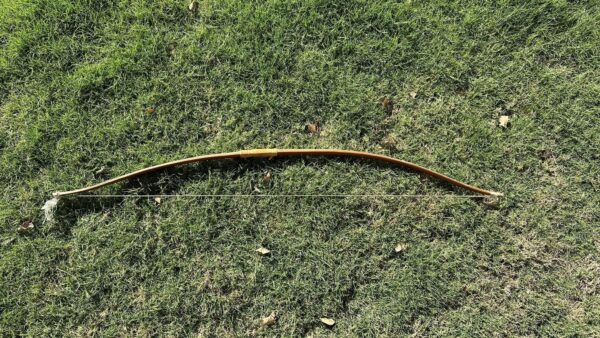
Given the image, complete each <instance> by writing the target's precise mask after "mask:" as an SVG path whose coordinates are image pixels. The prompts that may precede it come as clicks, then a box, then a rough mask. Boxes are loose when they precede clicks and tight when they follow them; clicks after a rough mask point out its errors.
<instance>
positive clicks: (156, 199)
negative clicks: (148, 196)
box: [154, 197, 162, 204]
mask: <svg viewBox="0 0 600 338" xmlns="http://www.w3.org/2000/svg"><path fill="white" fill-rule="evenodd" d="M154 202H156V204H160V202H162V199H160V197H155V198H154Z"/></svg>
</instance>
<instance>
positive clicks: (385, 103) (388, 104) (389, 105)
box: [381, 97, 394, 113]
mask: <svg viewBox="0 0 600 338" xmlns="http://www.w3.org/2000/svg"><path fill="white" fill-rule="evenodd" d="M381 108H383V111H385V112H386V113H391V112H392V111H394V101H392V100H391V99H389V98H387V97H384V98H383V100H382V101H381Z"/></svg>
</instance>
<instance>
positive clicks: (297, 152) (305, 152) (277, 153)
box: [53, 149, 502, 198]
mask: <svg viewBox="0 0 600 338" xmlns="http://www.w3.org/2000/svg"><path fill="white" fill-rule="evenodd" d="M286 156H287V157H291V156H349V157H356V158H366V159H371V160H376V161H381V162H387V163H391V164H394V165H397V166H399V167H402V168H406V169H410V170H414V171H416V172H420V173H422V174H425V175H428V176H432V177H435V178H438V179H440V180H442V181H445V182H447V183H450V184H452V185H454V186H457V187H461V188H464V189H466V190H469V191H472V192H475V193H478V194H482V195H489V196H502V194H501V193H499V192H495V191H491V190H485V189H482V188H478V187H475V186H472V185H470V184H467V183H464V182H461V181H459V180H456V179H453V178H451V177H448V176H446V175H444V174H441V173H438V172H436V171H434V170H431V169H427V168H425V167H422V166H420V165H417V164H414V163H412V162H408V161H404V160H400V159H396V158H393V157H389V156H385V155H378V154H372V153H368V152H364V151H353V150H341V149H252V150H241V151H236V152H230V153H220V154H211V155H202V156H196V157H190V158H185V159H182V160H177V161H172V162H167V163H163V164H158V165H155V166H151V167H148V168H144V169H140V170H136V171H133V172H131V173H128V174H125V175H122V176H118V177H115V178H112V179H109V180H106V181H104V182H100V183H98V184H94V185H90V186H88V187H84V188H80V189H75V190H70V191H60V192H55V193H54V194H53V196H54V197H55V198H59V197H62V196H68V195H77V194H82V193H86V192H89V191H92V190H96V189H99V188H102V187H105V186H107V185H111V184H115V183H117V182H121V181H124V180H128V179H132V178H135V177H138V176H141V175H144V174H147V173H150V172H154V171H158V170H162V169H166V168H171V167H175V166H179V165H183V164H188V163H195V162H203V161H209V160H220V159H228V158H253V157H286Z"/></svg>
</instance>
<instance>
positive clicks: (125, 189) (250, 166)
mask: <svg viewBox="0 0 600 338" xmlns="http://www.w3.org/2000/svg"><path fill="white" fill-rule="evenodd" d="M336 160H337V161H338V162H342V163H354V164H356V163H360V164H362V165H364V166H368V167H369V168H371V169H373V168H384V169H394V170H401V171H403V172H411V173H414V174H418V175H421V176H423V177H426V178H427V180H429V181H430V182H431V184H432V185H433V186H434V187H435V188H437V189H440V190H447V191H449V192H452V193H456V195H457V196H461V195H465V193H464V192H465V191H464V190H463V189H461V188H458V187H455V186H453V185H452V184H449V183H447V182H444V181H440V180H438V179H436V178H432V177H428V176H425V175H422V174H420V173H416V172H414V171H412V170H410V169H406V168H400V167H398V166H395V165H392V164H389V163H382V162H376V161H369V160H365V159H356V158H344V157H340V158H336ZM298 162H303V163H306V164H310V165H311V166H318V167H322V166H324V165H326V164H327V163H330V162H331V159H327V158H286V159H283V160H279V161H269V162H268V163H269V164H268V166H266V165H265V163H266V160H264V159H248V160H244V161H233V160H224V161H213V162H202V163H195V164H191V165H186V166H182V167H175V168H169V169H166V170H163V171H159V172H155V173H149V174H147V175H144V176H142V177H138V178H135V179H132V180H128V181H125V182H123V183H120V187H118V188H117V190H118V191H117V192H115V193H114V194H115V195H131V196H136V195H176V194H177V193H178V192H179V191H180V188H181V186H185V185H187V184H189V183H190V182H197V181H203V180H206V179H207V178H209V176H210V174H209V169H213V170H220V171H222V172H228V173H232V176H231V177H230V178H231V179H233V180H236V179H238V178H241V177H243V176H245V175H247V174H248V173H256V172H261V171H264V170H265V168H266V167H268V168H269V169H271V170H279V169H282V168H285V167H286V166H289V165H290V164H293V163H298ZM299 189H300V188H299ZM461 192H462V193H461ZM90 194H93V192H92V193H90ZM204 198H211V197H204ZM314 198H328V197H327V196H322V197H319V196H318V195H316V196H314ZM349 198H352V199H353V203H352V206H353V210H354V211H357V210H362V209H363V208H365V207H368V206H369V205H370V204H371V202H372V198H373V197H369V198H362V197H360V196H351V197H349ZM124 200H125V197H102V194H99V196H98V197H94V198H77V197H75V196H66V197H63V198H62V199H61V202H60V206H59V207H58V208H57V210H56V213H55V219H56V222H55V224H54V227H53V228H54V229H55V231H56V232H57V233H58V234H59V235H62V236H70V233H71V227H72V226H73V225H74V224H76V223H77V220H78V219H79V218H80V217H83V216H85V215H88V214H91V213H98V212H102V211H106V210H107V209H108V210H110V209H114V208H116V207H118V206H119V205H121V204H122V203H123V201H124ZM140 200H142V198H140ZM476 201H478V202H481V201H484V199H476Z"/></svg>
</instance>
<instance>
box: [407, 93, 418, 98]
mask: <svg viewBox="0 0 600 338" xmlns="http://www.w3.org/2000/svg"><path fill="white" fill-rule="evenodd" d="M409 95H410V97H411V98H413V99H416V98H417V92H410V93H409Z"/></svg>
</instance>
